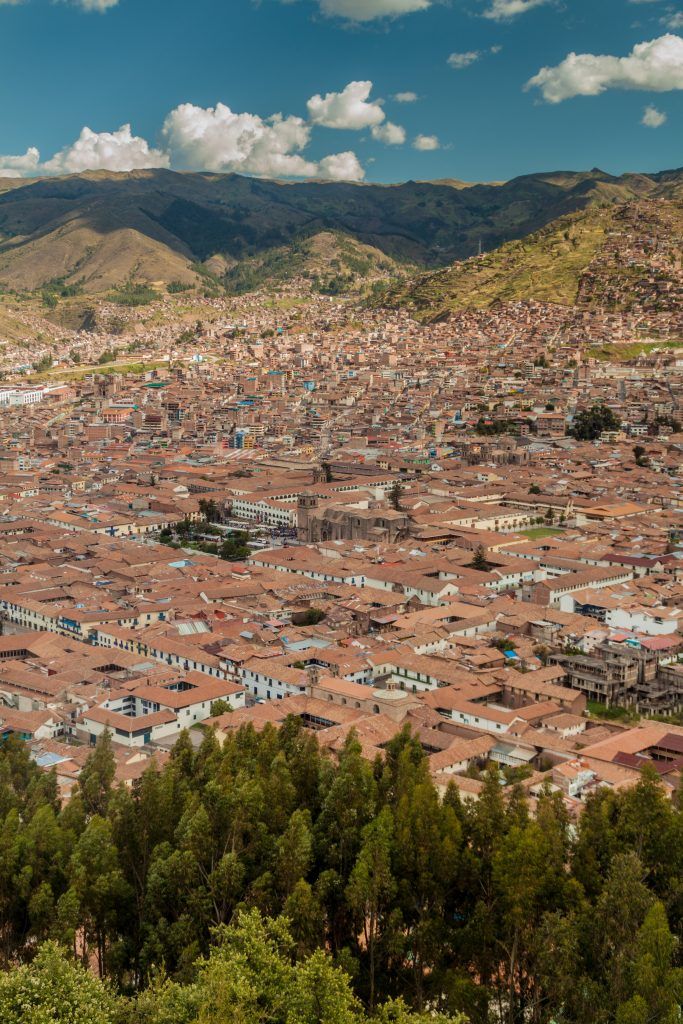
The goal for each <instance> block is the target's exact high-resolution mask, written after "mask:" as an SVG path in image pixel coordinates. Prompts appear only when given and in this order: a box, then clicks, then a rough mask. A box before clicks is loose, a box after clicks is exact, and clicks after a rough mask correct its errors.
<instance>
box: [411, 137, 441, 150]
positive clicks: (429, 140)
mask: <svg viewBox="0 0 683 1024" xmlns="http://www.w3.org/2000/svg"><path fill="white" fill-rule="evenodd" d="M440 148H441V143H440V142H439V140H438V138H437V136H436V135H416V136H415V139H414V140H413V149H419V150H422V152H425V153H426V152H429V151H430V150H434V149H440Z"/></svg>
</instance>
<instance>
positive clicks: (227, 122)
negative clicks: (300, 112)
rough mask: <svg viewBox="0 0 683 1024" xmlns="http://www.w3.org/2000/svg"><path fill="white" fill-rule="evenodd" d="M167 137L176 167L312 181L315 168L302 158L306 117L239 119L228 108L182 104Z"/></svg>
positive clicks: (168, 125) (174, 112)
mask: <svg viewBox="0 0 683 1024" xmlns="http://www.w3.org/2000/svg"><path fill="white" fill-rule="evenodd" d="M162 134H163V137H164V140H165V142H166V146H167V149H168V151H169V153H170V155H171V159H172V162H173V166H174V167H182V168H184V169H186V170H206V171H237V172H240V173H243V174H256V175H262V176H266V175H274V176H276V177H277V176H289V175H292V176H298V177H306V176H310V175H313V174H315V173H316V171H317V167H316V165H315V163H313V162H312V161H310V160H306V159H304V157H303V156H301V150H303V149H304V148H305V147H306V146H307V145H308V142H309V140H310V135H311V130H310V127H309V126H308V125H307V124H306V122H305V121H304V120H303V119H302V118H300V117H282V115H281V114H275V115H273V116H272V117H269V118H265V119H264V118H261V117H259V116H258V115H257V114H237V113H235V112H234V111H232V110H231V109H230V107H228V106H226V105H225V104H224V103H217V104H216V106H215V107H197V106H195V105H194V104H192V103H181V105H180V106H179V107H176V108H175V110H172V111H171V113H170V114H169V115H168V116H167V117H166V120H165V121H164V127H163V132H162Z"/></svg>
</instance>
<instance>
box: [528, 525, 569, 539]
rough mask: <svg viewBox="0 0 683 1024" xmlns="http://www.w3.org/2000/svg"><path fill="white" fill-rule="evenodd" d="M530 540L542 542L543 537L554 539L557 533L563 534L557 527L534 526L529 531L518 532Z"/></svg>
mask: <svg viewBox="0 0 683 1024" xmlns="http://www.w3.org/2000/svg"><path fill="white" fill-rule="evenodd" d="M517 533H521V534H522V535H523V536H524V537H528V538H529V540H540V539H541V538H542V537H554V536H555V534H556V533H562V530H558V528H557V527H556V526H532V527H531V528H530V529H529V530H517Z"/></svg>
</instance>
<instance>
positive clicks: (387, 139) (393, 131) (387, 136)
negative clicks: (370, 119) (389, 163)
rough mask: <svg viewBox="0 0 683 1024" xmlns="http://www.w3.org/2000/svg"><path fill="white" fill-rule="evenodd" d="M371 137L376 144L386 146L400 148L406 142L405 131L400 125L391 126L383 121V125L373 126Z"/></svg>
mask: <svg viewBox="0 0 683 1024" xmlns="http://www.w3.org/2000/svg"><path fill="white" fill-rule="evenodd" d="M371 132H372V137H373V139H376V140H377V141H378V142H384V143H385V144H386V145H387V146H402V145H403V143H404V142H405V141H406V130H405V128H402V127H401V125H400V124H393V123H392V122H391V121H385V122H384V124H376V125H373V127H372V129H371Z"/></svg>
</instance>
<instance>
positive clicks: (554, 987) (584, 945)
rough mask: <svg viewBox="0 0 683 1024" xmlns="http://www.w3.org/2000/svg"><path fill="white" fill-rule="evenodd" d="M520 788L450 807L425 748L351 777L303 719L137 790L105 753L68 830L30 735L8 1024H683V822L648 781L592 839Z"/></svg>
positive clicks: (604, 810)
mask: <svg viewBox="0 0 683 1024" xmlns="http://www.w3.org/2000/svg"><path fill="white" fill-rule="evenodd" d="M514 774H515V773H514V772H513V773H512V774H511V776H510V777H509V778H507V779H503V778H502V777H501V776H499V773H498V770H497V769H496V768H492V769H491V770H489V771H488V772H487V773H486V774H485V775H484V777H483V783H484V784H483V789H482V792H481V794H480V798H479V800H478V801H477V802H476V803H473V802H466V803H463V802H462V801H461V799H460V797H459V795H458V791H457V790H456V789H455V788H451V789H449V790H448V791H447V792H446V794H445V796H444V797H443V798H440V797H439V795H438V794H437V791H436V789H435V788H434V786H433V784H432V781H431V779H430V775H429V768H428V764H427V759H426V757H425V754H424V753H423V750H422V747H421V745H420V743H419V742H418V740H417V739H416V738H414V737H412V736H411V734H410V732H409V731H408V730H405V731H404V732H402V733H401V734H399V735H398V736H397V737H395V738H394V739H393V740H392V741H391V742H390V743H389V744H388V745H387V747H386V757H385V760H384V761H383V762H379V761H377V762H376V763H374V764H371V763H369V762H368V761H366V760H365V759H364V758H363V757H362V754H361V749H360V745H359V744H358V742H357V740H356V739H355V737H354V735H353V733H352V734H351V735H350V737H349V739H348V741H347V743H346V745H345V747H344V749H343V750H342V751H341V754H340V758H339V761H338V762H337V761H336V760H334V761H333V760H331V759H330V758H329V757H327V756H325V755H323V754H322V753H321V752H320V751H319V749H318V745H317V741H316V737H315V734H313V733H311V732H309V731H307V730H305V729H304V728H303V727H302V726H301V723H300V722H299V721H298V720H296V719H289V720H288V721H287V722H285V723H284V725H283V726H282V728H281V729H280V730H279V731H277V730H275V729H274V728H272V727H271V726H267V727H266V728H265V729H264V730H263V731H262V732H261V733H259V734H257V733H256V732H255V731H254V730H253V728H251V727H243V728H241V729H240V730H238V731H236V732H235V733H233V734H231V735H229V736H228V738H227V740H226V742H225V744H224V746H223V747H220V746H219V745H218V743H217V741H216V739H215V737H214V734H213V733H208V734H207V735H206V737H205V739H204V741H203V743H202V744H201V746H200V747H199V749H195V748H194V746H193V744H192V743H191V741H190V739H189V737H188V735H187V734H185V733H183V734H181V736H180V738H179V740H178V742H177V744H176V746H175V748H174V749H173V751H172V753H171V757H170V760H169V762H168V763H167V764H166V766H165V767H163V768H162V769H158V768H156V767H155V766H152V767H150V768H149V769H148V770H147V771H146V772H145V773H144V775H143V776H142V778H141V779H140V780H139V782H137V783H136V784H135V786H134V787H133V789H129V788H127V787H125V786H123V785H122V786H120V787H118V788H117V787H115V786H114V785H113V778H114V762H113V759H112V756H111V747H110V741H109V738H108V736H107V734H105V736H104V737H103V738H102V739H100V741H99V744H98V746H97V747H96V748H95V750H94V752H93V753H92V754H91V756H90V759H89V760H88V762H87V764H86V765H85V767H84V769H83V770H82V773H81V776H80V780H79V790H78V791H77V792H76V793H75V794H74V795H73V797H72V799H71V801H70V802H69V803H68V804H67V805H66V806H64V807H60V806H59V803H58V800H57V796H56V781H55V778H54V776H52V775H46V774H44V773H41V772H40V771H39V770H38V768H37V767H36V766H35V765H34V764H33V763H32V761H31V760H30V758H29V756H28V753H27V751H26V748H25V746H24V745H23V744H22V743H21V742H20V741H19V740H17V739H15V738H10V739H8V740H7V742H6V743H5V744H4V745H3V746H2V748H0V819H1V827H0V936H1V937H2V942H1V943H0V955H1V956H2V960H3V966H4V968H5V973H0V1019H2V1020H3V1022H7V1024H19V1022H21V1024H26V1022H27V1021H28V1022H35V1024H67V1022H68V1024H86V1022H87V1024H114V1022H116V1024H224V1022H226V1021H239V1022H240V1024H266V1022H267V1024H365V1022H367V1021H373V1022H376V1024H390V1022H392V1021H393V1022H394V1024H427V1021H433V1022H435V1024H437V1022H439V1021H440V1020H441V1018H439V1017H435V1016H434V1014H438V1013H440V1014H444V1015H446V1017H447V1018H454V1019H455V1020H459V1015H460V1014H461V1013H462V1014H465V1015H466V1017H467V1019H468V1020H469V1022H470V1024H490V1022H493V1021H503V1020H504V1021H506V1022H507V1024H529V1022H534V1024H548V1022H549V1021H551V1020H553V1019H554V1020H556V1021H560V1020H561V1021H562V1022H563V1024H587V1022H589V1021H590V1022H591V1024H644V1022H645V1021H652V1022H658V1024H672V1022H673V1021H674V1020H676V1019H677V1017H676V1005H677V1002H680V999H681V994H682V988H681V986H682V984H683V977H682V974H681V971H680V969H677V967H676V963H677V952H676V950H677V942H678V941H679V940H680V939H681V937H683V911H682V904H681V879H682V878H683V811H681V809H680V808H679V807H678V806H677V805H676V804H675V803H672V802H671V801H670V800H669V799H668V798H667V796H666V795H665V793H664V791H663V788H662V785H661V782H660V781H659V779H658V777H657V776H656V774H655V773H654V772H648V771H647V770H645V771H644V773H643V776H642V779H641V781H640V783H639V784H638V785H637V786H636V787H635V788H632V789H623V790H611V789H607V788H604V789H598V790H597V791H595V792H594V793H593V794H592V795H591V796H590V797H589V798H588V800H587V803H586V806H585V810H584V813H583V815H582V816H581V818H580V820H579V822H578V824H577V825H575V826H574V825H572V824H571V822H570V820H569V818H568V816H567V811H566V808H565V805H564V802H563V800H562V798H561V794H559V793H552V792H550V790H548V791H542V792H541V794H540V795H539V797H538V800H537V804H536V807H535V811H534V814H533V815H532V813H531V809H530V807H529V806H528V804H527V801H526V799H525V797H524V794H523V791H522V790H521V789H520V788H519V786H518V785H516V783H515V779H514ZM502 781H506V782H507V786H505V787H504V786H502V785H501V782H502ZM51 943H58V944H59V945H60V946H61V951H60V950H59V949H56V948H55V947H54V945H52V944H51ZM78 962H80V963H82V964H84V965H87V966H88V967H89V968H90V970H91V971H94V972H95V973H96V974H98V975H99V976H100V977H101V978H102V979H103V981H104V982H105V983H106V987H102V985H101V983H100V981H99V980H95V979H94V978H93V977H92V975H91V974H90V973H86V972H84V971H83V970H79V969H78V968H77V966H75V965H77V964H78ZM21 964H26V966H19V965H21ZM397 1000H398V1002H397Z"/></svg>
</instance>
